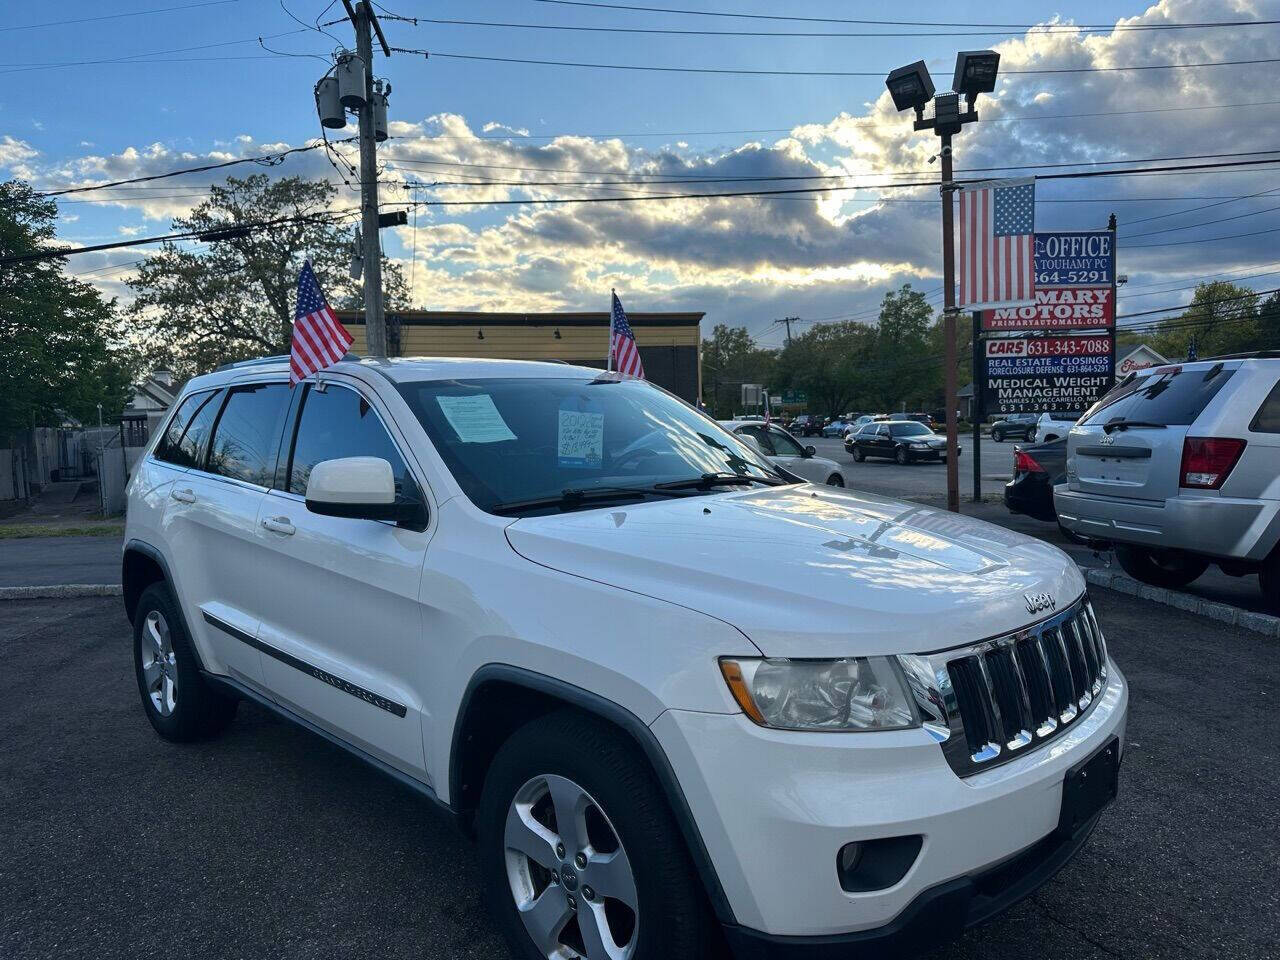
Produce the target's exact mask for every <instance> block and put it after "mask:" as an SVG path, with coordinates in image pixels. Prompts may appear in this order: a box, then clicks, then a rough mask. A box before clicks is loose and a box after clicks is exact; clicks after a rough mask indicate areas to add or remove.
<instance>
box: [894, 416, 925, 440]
mask: <svg viewBox="0 0 1280 960" xmlns="http://www.w3.org/2000/svg"><path fill="white" fill-rule="evenodd" d="M889 433H890V434H891V435H892V436H895V437H931V436H933V431H932V430H930V429H929V428H928V427H926V426H925V425H924V424H923V423H916V422H915V421H914V420H912V421H911V422H910V423H891V424H889Z"/></svg>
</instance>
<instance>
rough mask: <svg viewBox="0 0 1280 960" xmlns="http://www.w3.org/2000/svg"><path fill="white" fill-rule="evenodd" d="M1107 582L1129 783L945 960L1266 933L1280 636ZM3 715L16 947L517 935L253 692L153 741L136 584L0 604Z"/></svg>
mask: <svg viewBox="0 0 1280 960" xmlns="http://www.w3.org/2000/svg"><path fill="white" fill-rule="evenodd" d="M1095 603H1096V606H1097V608H1098V612H1099V616H1100V618H1101V620H1102V622H1103V624H1104V626H1105V629H1106V631H1107V635H1108V638H1109V641H1110V645H1111V649H1112V652H1113V653H1114V655H1115V657H1116V659H1117V660H1118V661H1119V662H1120V664H1121V666H1122V668H1123V669H1124V671H1125V672H1126V674H1127V676H1128V678H1129V682H1130V684H1131V689H1132V704H1131V715H1130V723H1129V737H1130V740H1129V744H1128V748H1127V750H1126V755H1125V761H1124V768H1123V771H1122V774H1121V795H1120V799H1119V801H1118V802H1117V803H1116V805H1115V806H1114V807H1113V808H1112V810H1111V811H1109V812H1108V814H1107V815H1106V816H1105V817H1104V819H1103V821H1102V824H1101V825H1100V827H1099V829H1098V831H1097V833H1095V835H1094V837H1093V839H1092V840H1091V841H1090V843H1089V844H1088V845H1087V846H1086V847H1085V848H1084V850H1083V851H1082V852H1081V854H1080V855H1079V856H1078V857H1077V858H1076V860H1075V861H1073V862H1072V863H1071V864H1069V865H1068V866H1067V867H1066V868H1065V869H1064V870H1063V872H1062V873H1061V874H1059V876H1058V877H1057V878H1056V879H1055V880H1053V881H1052V882H1050V883H1049V884H1048V885H1047V886H1046V887H1044V888H1043V889H1042V890H1041V891H1040V892H1039V893H1038V894H1037V895H1035V896H1034V897H1033V898H1032V899H1030V900H1028V901H1025V902H1024V903H1023V904H1021V905H1019V906H1018V907H1016V908H1014V909H1013V910H1012V911H1011V912H1010V913H1008V914H1007V915H1005V916H1004V917H1002V918H1000V919H998V920H996V921H995V922H993V923H992V924H990V925H988V926H986V927H984V928H982V929H980V930H978V931H975V932H973V933H971V934H969V935H968V936H966V937H965V938H964V939H963V940H962V941H961V942H959V943H958V944H956V945H953V946H951V947H949V948H947V949H945V950H942V951H939V952H937V953H935V954H933V955H932V957H931V958H930V960H944V958H945V960H978V958H982V960H1003V958H1009V960H1013V958H1018V960H1023V958H1035V960H1095V958H1096V960H1103V958H1107V960H1111V958H1115V957H1126V958H1128V957H1134V958H1138V957H1140V958H1143V960H1147V958H1157V960H1162V958H1169V960H1186V958H1188V957H1206V958H1207V957H1230V958H1232V960H1251V958H1259V960H1260V958H1263V957H1274V956H1275V945H1276V943H1277V942H1280V876H1278V875H1277V872H1276V869H1275V864H1276V863H1277V862H1280V803H1277V796H1276V772H1275V771H1276V769H1277V767H1278V765H1280V749H1278V748H1277V745H1276V739H1275V737H1273V736H1272V735H1271V734H1270V733H1269V732H1268V731H1270V730H1271V728H1272V727H1273V726H1274V720H1275V708H1276V703H1277V699H1278V696H1280V695H1278V693H1277V683H1276V678H1277V677H1278V676H1280V644H1278V643H1277V642H1276V641H1275V640H1265V639H1263V638H1261V637H1259V636H1257V635H1255V634H1251V633H1247V632H1244V631H1239V630H1235V629H1231V628H1227V627H1223V626H1220V625H1218V624H1216V623H1213V622H1210V621H1206V620H1201V619H1197V618H1194V617H1190V616H1188V615H1187V614H1185V613H1181V612H1179V611H1175V610H1170V609H1169V608H1166V607H1160V606H1156V605H1154V604H1149V603H1146V602H1145V601H1141V600H1137V599H1133V598H1127V597H1120V596H1118V595H1116V594H1111V593H1108V592H1106V591H1096V592H1095ZM0 729H3V730H4V731H5V736H4V737H3V738H0V810H3V811H4V815H3V821H2V822H3V834H2V835H3V838H4V839H3V844H2V846H0V854H3V855H0V903H3V910H0V956H2V957H5V958H6V960H27V958H32V960H35V958H40V960H44V958H47V957H59V958H85V960H90V958H92V960H112V958H129V960H135V958H150V957H157V958H159V957H164V958H171V957H175V956H176V957H199V958H202V960H204V958H209V960H216V958H223V957H226V958H244V957H250V958H258V957H271V958H281V960H295V958H311V957H315V958H333V957H341V958H346V957H361V958H364V957H431V958H437V957H438V958H454V957H463V958H485V960H490V958H502V957H506V956H507V953H506V951H505V950H504V948H503V946H502V944H501V943H500V941H499V939H498V938H497V936H496V934H495V932H494V929H493V926H492V925H491V923H490V922H489V920H488V918H487V916H486V915H485V913H484V909H483V904H482V903H481V902H480V898H479V896H478V894H477V892H476V890H477V874H476V868H475V860H474V854H473V851H472V848H471V846H470V844H469V843H467V842H466V841H465V840H463V839H461V838H460V837H459V836H458V835H457V834H456V833H455V832H454V831H453V829H452V828H451V827H450V826H448V825H446V824H445V822H444V821H443V820H441V819H440V818H439V816H438V815H437V814H435V813H434V812H433V811H432V810H431V809H429V808H428V806H427V804H426V803H425V802H424V801H422V800H419V799H417V798H416V797H414V796H412V795H410V794H409V793H408V792H406V791H405V790H404V789H403V788H401V787H399V786H398V785H396V784H394V783H392V782H391V781H389V780H386V779H384V778H382V777H381V776H379V775H377V774H374V773H372V772H370V771H369V770H368V769H367V768H365V767H364V766H362V765H361V764H360V763H358V762H357V761H355V760H353V759H351V758H350V757H348V756H347V755H346V754H344V753H342V752H341V751H339V750H338V749H337V748H335V747H333V746H331V745H329V744H328V743H326V742H324V741H321V740H319V739H318V738H316V737H314V736H312V735H310V734H307V733H304V732H302V731H300V730H297V729H295V728H293V727H291V726H288V725H286V724H284V723H283V722H281V721H278V720H276V719H274V718H273V717H271V716H269V715H268V714H266V713H265V712H263V711H262V710H260V709H258V708H256V707H253V706H250V705H247V704H246V705H242V707H241V710H240V714H239V717H238V718H237V720H236V722H235V723H234V724H232V726H231V728H230V730H228V731H227V733H226V734H225V735H224V736H223V737H222V738H221V739H219V740H217V741H215V742H213V743H206V744H197V745H188V746H177V745H172V744H168V743H165V742H163V741H161V740H160V739H158V738H157V737H156V736H155V734H154V733H153V732H152V730H151V728H150V726H149V725H148V724H147V722H146V720H145V719H144V718H143V715H142V711H141V707H140V706H139V704H138V693H137V688H136V686H135V683H134V679H133V672H132V668H131V665H130V660H129V642H128V625H127V624H126V622H125V619H124V615H123V613H122V611H121V607H120V602H119V600H118V599H93V600H77V601H69V602H68V601H29V602H23V603H7V604H5V603H0ZM833 882H834V881H833Z"/></svg>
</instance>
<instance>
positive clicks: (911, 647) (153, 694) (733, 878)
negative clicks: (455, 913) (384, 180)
mask: <svg viewBox="0 0 1280 960" xmlns="http://www.w3.org/2000/svg"><path fill="white" fill-rule="evenodd" d="M287 378H288V365H287V363H286V362H285V361H283V360H272V361H262V362H250V363H247V364H240V365H237V366H233V367H229V368H224V369H223V370H220V371H218V372H217V373H214V374H211V375H209V376H204V377H198V378H196V379H195V380H193V381H192V382H191V383H189V384H188V385H187V387H186V389H185V390H184V391H183V394H182V396H181V398H180V399H179V400H178V402H177V403H175V405H174V411H173V414H172V416H171V418H170V420H169V422H168V424H167V425H166V427H165V429H164V430H162V431H160V432H159V434H158V435H157V437H156V438H155V440H154V442H153V443H152V445H151V447H150V449H148V451H147V452H146V455H145V456H144V457H143V458H142V459H141V460H140V461H139V463H138V466H137V469H136V471H135V473H134V476H133V478H132V481H131V482H130V485H129V511H128V529H127V534H126V543H125V549H124V564H123V581H124V596H125V602H126V606H127V609H128V613H129V616H130V618H131V620H132V622H133V625H134V658H135V663H136V668H137V676H138V687H139V689H140V691H141V694H142V703H143V707H144V709H145V710H146V713H147V717H148V719H149V720H150V721H151V723H152V725H153V726H154V727H155V729H156V730H157V731H158V732H159V733H160V735H161V736H163V737H164V738H166V739H168V740H176V741H182V740H191V739H195V738H199V737H206V736H210V735H213V734H215V733H217V732H218V731H219V730H220V729H222V728H223V727H224V726H225V725H226V724H227V723H228V722H229V721H230V720H231V717H232V715H233V714H234V712H235V709H236V704H237V702H238V701H240V700H252V701H255V702H256V703H258V704H260V705H262V706H263V707H266V708H267V709H269V710H273V711H275V712H276V713H278V714H280V715H282V716H284V717H286V718H287V719H289V720H292V721H294V722H296V723H298V724H301V725H302V726H304V727H306V728H308V729H310V730H312V731H314V732H315V733H317V734H319V735H320V736H323V737H325V738H327V739H329V740H331V741H333V742H335V743H337V744H340V745H341V746H343V747H345V748H346V749H348V750H350V751H351V752H353V753H355V754H356V755H358V756H360V757H361V758H363V759H365V760H367V761H368V762H369V763H370V764H371V765H373V766H374V767H376V768H378V769H379V770H381V771H383V772H385V773H387V774H390V775H391V776H393V777H395V778H396V779H397V780H399V781H400V782H402V783H403V784H405V785H407V786H408V787H410V788H412V789H413V790H415V791H417V792H418V793H419V794H422V795H424V796H425V797H427V798H429V799H430V800H431V801H433V802H434V803H436V804H438V805H439V806H440V807H441V808H443V809H444V810H446V811H447V812H448V813H449V814H450V815H452V816H453V817H455V818H457V820H458V821H459V822H460V823H461V824H462V825H463V826H464V827H465V828H466V829H468V830H474V832H475V834H476V835H477V836H478V838H479V843H478V849H479V856H480V858H481V861H482V872H483V876H484V882H485V884H486V887H487V897H488V900H489V902H490V903H491V904H493V906H494V908H495V917H496V920H497V922H498V924H499V925H500V926H501V928H502V930H503V932H504V934H505V935H506V937H507V938H508V940H509V941H510V943H511V945H512V947H513V949H514V951H515V953H516V955H518V956H521V957H529V958H553V960H559V958H572V957H587V958H591V960H605V958H613V960H617V958H635V960H670V958H679V957H701V956H703V955H704V954H706V953H708V952H710V951H713V950H715V949H718V948H720V947H722V946H723V945H724V944H726V943H727V945H728V946H729V947H730V948H731V949H732V950H733V951H734V952H735V953H736V954H737V955H738V956H741V957H783V956H792V955H794V956H800V957H803V956H830V955H834V954H839V955H845V954H846V953H850V952H851V953H854V954H856V955H859V956H861V955H863V954H866V953H871V954H874V953H877V952H881V951H885V950H893V951H897V950H901V949H914V948H917V947H923V946H924V945H926V944H928V943H931V942H934V941H936V940H937V939H939V938H943V937H946V936H950V935H953V934H955V933H957V932H959V931H961V930H963V929H965V928H966V927H969V926H972V925H974V924H977V923H980V922H982V921H984V920H986V919H988V918H989V917H991V916H992V915H994V914H995V913H997V912H998V911H1000V910H1002V909H1004V908H1005V907H1007V906H1008V905H1009V904H1011V903H1013V902H1015V901H1017V900H1018V899H1020V898H1022V897H1024V896H1026V895H1027V894H1028V893H1030V892H1031V891H1032V890H1034V889H1035V888H1036V887H1037V886H1038V885H1039V884H1041V883H1043V882H1044V881H1045V880H1046V879H1048V878H1049V877H1050V876H1051V875H1052V874H1053V873H1054V872H1055V871H1056V870H1057V869H1058V868H1060V867H1061V866H1062V865H1063V864H1064V863H1065V862H1066V861H1067V860H1068V859H1069V858H1070V857H1071V856H1072V855H1073V854H1074V853H1075V852H1076V851H1077V850H1079V849H1080V847H1081V846H1082V845H1083V844H1084V842H1085V839H1086V838H1087V837H1088V835H1089V833H1090V831H1091V830H1092V828H1093V826H1094V824H1095V823H1096V821H1097V819H1098V816H1099V814H1100V812H1101V810H1102V808H1103V807H1104V806H1105V805H1106V804H1107V802H1108V801H1109V800H1110V799H1111V798H1112V797H1113V796H1114V793H1115V789H1116V774H1117V768H1118V764H1119V760H1120V750H1121V745H1122V739H1123V734H1124V725H1125V711H1126V703H1127V690H1126V686H1125V683H1124V679H1123V678H1122V677H1121V675H1120V671H1119V670H1117V669H1116V667H1115V665H1114V664H1113V663H1111V661H1110V660H1109V659H1108V657H1107V652H1106V646H1105V644H1104V642H1103V637H1102V632H1101V630H1100V629H1099V627H1098V623H1097V620H1096V619H1095V617H1094V614H1093V611H1092V609H1091V607H1090V605H1089V601H1088V599H1087V597H1086V596H1085V594H1084V583H1083V581H1082V579H1081V577H1080V574H1079V572H1078V570H1077V569H1076V567H1075V565H1074V564H1072V563H1071V561H1070V560H1068V559H1067V557H1066V556H1065V555H1063V554H1062V553H1060V552H1059V551H1058V550H1056V549H1055V548H1053V547H1051V546H1048V545H1046V544H1044V543H1041V542H1039V541H1036V540H1032V539H1028V538H1026V537H1023V536H1020V535H1017V534H1014V533H1010V532H1008V531H1006V530H1003V529H1001V528H998V527H995V526H991V525H988V524H984V523H980V522H976V521H972V520H967V519H964V518H962V517H958V516H954V515H951V514H947V513H944V512H940V511H937V510H933V509H930V508H928V507H923V506H919V505H914V504H905V503H899V502H896V501H893V500H888V499H884V498H881V497H874V496H869V495H866V494H859V493H856V492H850V491H846V490H839V489H833V488H831V487H825V486H816V485H809V484H801V483H795V482H792V481H791V480H788V479H786V478H784V477H782V476H780V475H779V473H778V472H777V471H776V469H775V468H774V467H773V466H772V465H771V464H770V463H769V462H768V461H767V460H765V459H763V458H762V457H761V455H760V454H759V453H757V452H756V451H754V450H752V449H750V448H749V447H748V446H747V445H745V444H743V443H742V442H740V441H739V440H737V439H735V438H734V437H733V436H732V435H731V434H729V433H727V432H726V431H724V430H723V429H722V428H720V427H719V426H718V425H717V424H716V423H715V422H714V421H712V420H710V419H709V418H707V417H706V416H704V415H702V414H700V413H699V412H698V411H696V410H694V409H693V408H692V407H690V406H688V405H687V404H685V403H683V402H681V401H680V400H678V399H676V398H674V397H672V396H670V395H669V394H667V393H665V392H663V391H661V390H659V389H657V388H655V387H652V386H650V385H648V384H646V383H643V382H640V381H636V380H627V379H620V378H618V377H617V376H615V375H610V374H602V373H601V372H599V371H596V370H590V369H584V368H575V367H569V366H562V365H558V364H541V363H520V362H505V361H491V360H489V361H479V360H392V361H387V360H363V361H356V360H354V359H351V360H346V361H343V362H341V363H339V364H337V365H336V366H334V367H332V368H330V369H329V370H327V371H325V372H324V373H322V374H321V375H320V376H319V377H318V378H312V379H311V380H309V381H307V382H305V383H303V384H301V385H299V386H298V387H295V388H292V389H291V388H290V387H289V386H288V383H287Z"/></svg>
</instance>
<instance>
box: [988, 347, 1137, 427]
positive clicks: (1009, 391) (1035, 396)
mask: <svg viewBox="0 0 1280 960" xmlns="http://www.w3.org/2000/svg"><path fill="white" fill-rule="evenodd" d="M983 359H984V363H983V372H982V396H983V405H984V409H985V410H986V412H987V413H989V414H1007V413H1041V412H1044V411H1049V412H1063V413H1067V412H1071V413H1078V412H1080V411H1081V410H1084V409H1085V408H1086V407H1088V406H1089V405H1090V404H1092V403H1093V401H1094V400H1096V399H1098V397H1099V395H1100V394H1101V393H1102V392H1103V391H1104V390H1105V389H1106V388H1107V387H1108V386H1110V384H1111V382H1112V379H1113V376H1114V370H1115V356H1114V355H1113V354H1112V351H1111V338H1110V337H1109V336H1107V335H1106V334H1099V335H1098V336H1092V337H1081V336H1071V337H1013V338H1007V339H1000V340H988V341H986V342H985V343H984V344H983Z"/></svg>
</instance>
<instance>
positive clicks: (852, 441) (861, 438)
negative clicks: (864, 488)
mask: <svg viewBox="0 0 1280 960" xmlns="http://www.w3.org/2000/svg"><path fill="white" fill-rule="evenodd" d="M845 449H846V450H848V451H849V453H851V454H852V455H853V459H854V460H855V461H856V462H858V463H861V462H862V461H863V460H865V459H866V458H867V457H880V458H883V459H886V460H896V461H897V462H898V463H900V464H906V463H915V462H916V461H917V460H941V461H944V462H945V461H946V459H947V438H946V437H943V436H940V435H938V434H936V433H934V432H933V431H932V430H930V429H929V428H928V427H926V426H925V425H924V424H923V423H917V422H916V421H914V420H881V421H878V422H874V423H868V424H867V425H866V426H864V427H863V428H862V429H861V430H859V431H858V432H857V433H854V434H850V435H849V436H848V437H846V438H845ZM959 453H960V448H959V447H957V448H956V454H957V455H959Z"/></svg>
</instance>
